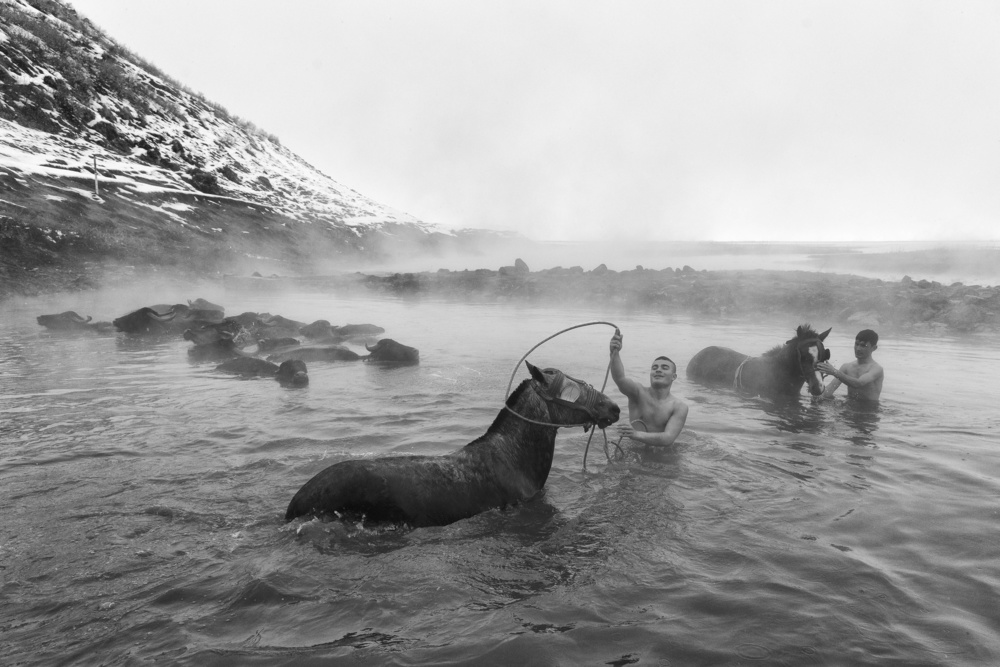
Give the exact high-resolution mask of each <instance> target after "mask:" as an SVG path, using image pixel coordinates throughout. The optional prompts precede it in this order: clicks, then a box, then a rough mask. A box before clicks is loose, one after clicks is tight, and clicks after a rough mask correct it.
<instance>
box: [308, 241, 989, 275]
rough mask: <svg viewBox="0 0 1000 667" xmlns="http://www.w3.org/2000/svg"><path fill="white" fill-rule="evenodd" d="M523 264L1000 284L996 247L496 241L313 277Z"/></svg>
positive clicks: (327, 266)
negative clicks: (517, 261)
mask: <svg viewBox="0 0 1000 667" xmlns="http://www.w3.org/2000/svg"><path fill="white" fill-rule="evenodd" d="M515 259H522V260H523V261H524V262H526V263H527V264H528V267H529V268H530V269H531V270H532V271H538V270H543V269H551V268H554V267H557V266H561V267H564V268H569V267H573V266H579V267H581V268H582V269H583V270H585V271H590V270H592V269H594V268H597V267H598V266H600V265H601V264H604V265H605V266H607V268H608V269H611V270H613V271H630V270H632V269H635V268H636V267H637V266H642V267H644V268H646V269H654V270H660V269H665V268H668V267H669V268H682V267H683V266H685V265H688V266H691V267H692V268H694V269H696V270H699V271H700V270H703V269H704V270H709V271H721V270H740V271H743V270H753V269H770V270H788V271H822V272H828V273H841V274H854V275H859V276H864V277H867V278H880V279H882V280H889V281H898V280H901V279H902V278H903V277H904V276H907V275H908V276H910V277H911V278H913V279H915V280H919V279H927V280H937V281H939V282H941V283H943V284H946V285H947V284H951V283H953V282H962V283H965V284H968V285H974V284H980V285H996V284H1000V244H996V243H971V242H970V243H952V244H947V245H945V244H939V243H931V242H907V243H899V242H893V243H860V242H859V243H816V244H803V243H787V244H785V243H771V242H765V243H704V242H678V243H662V242H649V243H637V242H628V241H622V242H617V241H611V242H604V243H558V242H534V241H528V240H522V241H519V242H513V241H512V242H501V241H498V242H496V243H493V244H491V245H490V247H483V248H479V249H477V250H476V251H469V252H459V251H452V252H441V253H439V254H413V253H399V254H396V255H394V256H391V257H388V258H385V259H382V260H379V261H374V262H360V261H352V260H346V261H344V260H337V261H330V262H326V261H322V260H320V261H318V262H317V263H316V265H315V266H314V267H313V268H314V270H315V271H316V272H318V273H332V272H336V271H343V270H352V271H362V272H371V273H378V272H424V271H437V270H438V269H448V270H452V271H462V270H466V269H468V270H476V269H490V270H494V271H495V270H497V269H499V268H500V267H501V266H510V265H512V264H513V263H514V260H515Z"/></svg>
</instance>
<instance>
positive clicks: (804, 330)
mask: <svg viewBox="0 0 1000 667" xmlns="http://www.w3.org/2000/svg"><path fill="white" fill-rule="evenodd" d="M829 333H830V329H827V330H826V331H824V332H823V333H816V332H815V331H814V330H813V329H812V328H811V327H810V326H809V325H802V326H800V327H798V329H796V331H795V338H792V339H790V340H788V341H786V342H785V343H784V344H783V345H778V346H776V347H774V348H772V349H771V350H768V351H767V352H765V353H764V354H762V355H760V356H758V357H754V356H750V355H746V354H742V353H740V352H737V351H736V350H732V349H730V348H728V347H718V346H714V345H713V346H710V347H706V348H705V349H703V350H701V351H700V352H698V353H697V354H696V355H694V357H692V358H691V361H690V362H689V363H688V367H687V376H688V378H689V379H691V380H694V381H695V382H700V383H702V384H713V385H728V386H731V387H733V388H734V389H736V390H738V391H742V392H746V393H749V394H752V395H755V396H757V395H764V396H774V397H777V396H798V395H799V394H800V393H801V391H802V385H804V384H808V385H809V393H810V394H812V395H813V396H818V395H820V394H821V393H823V382H822V380H820V378H819V375H818V373H817V371H816V369H815V365H816V363H818V362H820V361H826V360H827V359H829V358H830V351H829V350H827V349H826V347H825V346H824V345H823V341H824V340H825V339H826V337H827V336H828V335H829Z"/></svg>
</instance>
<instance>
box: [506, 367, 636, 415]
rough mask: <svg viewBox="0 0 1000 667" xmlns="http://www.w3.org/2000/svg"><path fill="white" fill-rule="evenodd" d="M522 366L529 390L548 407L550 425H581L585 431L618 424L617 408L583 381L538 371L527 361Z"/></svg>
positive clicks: (554, 372)
mask: <svg viewBox="0 0 1000 667" xmlns="http://www.w3.org/2000/svg"><path fill="white" fill-rule="evenodd" d="M524 363H525V365H526V366H527V367H528V371H529V372H530V373H531V377H532V383H531V386H532V388H533V389H534V390H535V393H537V394H538V395H539V396H540V397H541V398H542V400H544V401H545V402H546V404H547V405H548V412H549V419H550V420H551V421H552V425H554V426H569V425H574V426H578V425H580V424H581V423H583V424H584V428H585V429H589V428H590V426H592V425H593V424H597V426H598V428H607V427H608V426H610V425H611V424H614V423H615V422H616V421H618V417H619V415H620V414H621V409H620V408H619V407H618V406H617V405H616V404H615V402H614V401H612V400H611V399H610V398H608V397H607V396H605V395H604V394H602V393H601V392H599V391H597V390H596V389H594V388H593V387H592V386H590V385H589V384H587V383H586V382H583V381H581V380H577V379H575V378H571V377H570V376H568V375H566V374H565V373H563V372H562V371H560V370H558V369H556V368H545V369H540V368H538V367H537V366H532V365H531V364H530V363H528V362H527V361H525V362H524Z"/></svg>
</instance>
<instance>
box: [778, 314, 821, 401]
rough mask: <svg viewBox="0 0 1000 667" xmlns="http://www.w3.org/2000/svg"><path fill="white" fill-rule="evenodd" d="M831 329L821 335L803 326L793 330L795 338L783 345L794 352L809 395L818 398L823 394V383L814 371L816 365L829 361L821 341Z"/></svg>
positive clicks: (806, 325) (805, 325) (816, 371)
mask: <svg viewBox="0 0 1000 667" xmlns="http://www.w3.org/2000/svg"><path fill="white" fill-rule="evenodd" d="M830 331H832V327H831V328H830V329H827V330H826V331H824V332H823V333H816V332H815V331H814V330H813V328H812V327H811V326H809V325H808V324H803V325H801V326H799V327H798V328H797V329H796V330H795V338H792V339H790V340H789V341H787V342H786V343H785V345H787V346H788V347H789V348H792V349H793V351H794V359H795V364H796V365H797V367H798V369H799V372H800V373H801V374H802V377H803V378H804V379H805V381H806V383H807V384H808V385H809V393H810V394H812V395H813V396H819V395H820V394H822V393H823V381H822V380H821V379H820V377H819V371H818V370H816V364H818V363H819V362H821V361H827V360H829V359H830V350H828V349H826V346H825V345H823V341H824V340H826V337H827V336H829V335H830Z"/></svg>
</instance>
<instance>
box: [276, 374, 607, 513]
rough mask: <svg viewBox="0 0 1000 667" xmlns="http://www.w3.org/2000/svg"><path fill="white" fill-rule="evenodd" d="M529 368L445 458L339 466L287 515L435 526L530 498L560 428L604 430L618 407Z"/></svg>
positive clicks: (321, 476)
mask: <svg viewBox="0 0 1000 667" xmlns="http://www.w3.org/2000/svg"><path fill="white" fill-rule="evenodd" d="M526 364H527V362H526ZM527 366H528V370H529V372H530V373H531V378H530V379H528V380H524V381H523V382H522V383H521V384H520V386H518V388H517V389H515V390H514V392H513V393H512V394H511V395H510V398H509V399H508V400H507V404H506V405H505V406H504V408H503V409H502V410H500V413H499V414H498V415H497V417H496V419H494V420H493V424H492V425H491V426H490V427H489V429H488V430H487V431H486V433H485V434H484V435H482V436H480V437H479V438H478V439H476V440H474V441H472V442H470V443H469V444H467V445H465V446H464V447H462V448H461V449H459V450H458V451H456V452H453V453H451V454H447V455H445V456H393V457H388V458H381V459H364V460H350V461H342V462H340V463H335V464H333V465H332V466H330V467H328V468H326V469H325V470H323V471H321V472H320V473H318V474H317V475H316V476H315V477H313V478H312V479H310V480H309V481H308V482H306V484H305V485H304V486H303V487H302V488H301V489H299V491H298V493H296V494H295V496H294V497H293V498H292V501H291V502H290V503H289V505H288V510H287V511H286V512H285V520H286V521H291V520H292V519H294V518H296V517H299V516H304V515H309V514H314V515H315V514H319V515H329V516H335V515H346V516H348V517H351V518H353V517H356V516H363V517H364V518H366V519H369V520H372V521H394V522H405V523H407V524H409V525H411V526H435V525H444V524H448V523H452V522H453V521H458V520H459V519H464V518H466V517H470V516H473V515H475V514H478V513H479V512H483V511H485V510H488V509H491V508H502V507H506V506H508V505H513V504H516V503H519V502H523V501H526V500H528V499H530V498H532V497H533V496H535V495H536V494H537V493H538V492H539V491H540V490H541V489H542V487H543V486H544V485H545V480H546V479H547V478H548V476H549V469H550V468H551V466H552V456H553V451H554V448H555V440H556V432H557V431H558V429H559V427H560V426H567V425H584V427H585V428H589V427H591V426H593V425H595V424H596V425H597V426H598V427H600V428H606V427H607V426H609V425H611V424H613V423H614V422H616V421H617V420H618V416H619V414H620V410H619V408H618V406H617V405H615V403H614V402H612V401H611V399H609V398H608V397H607V396H605V395H604V394H602V393H600V392H598V391H597V390H596V389H594V388H593V387H591V386H590V385H588V384H586V383H583V382H580V381H579V380H574V379H573V378H571V377H569V376H567V375H565V374H564V373H562V371H559V370H556V369H554V368H547V369H545V370H540V369H538V368H536V367H535V366H532V365H531V364H527Z"/></svg>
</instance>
